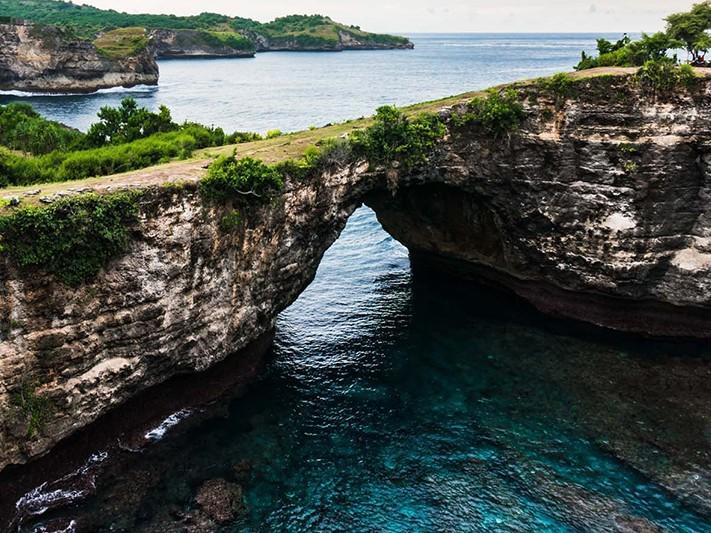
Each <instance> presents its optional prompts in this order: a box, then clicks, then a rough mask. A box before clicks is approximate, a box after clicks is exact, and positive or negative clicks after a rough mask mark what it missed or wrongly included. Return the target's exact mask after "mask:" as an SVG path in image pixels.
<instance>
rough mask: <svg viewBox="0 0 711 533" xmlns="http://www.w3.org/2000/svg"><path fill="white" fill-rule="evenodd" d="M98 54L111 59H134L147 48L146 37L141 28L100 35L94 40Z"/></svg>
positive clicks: (124, 29)
mask: <svg viewBox="0 0 711 533" xmlns="http://www.w3.org/2000/svg"><path fill="white" fill-rule="evenodd" d="M94 46H96V49H97V50H98V51H99V53H100V54H103V55H105V56H106V57H110V58H112V59H123V58H126V57H134V56H137V55H139V54H140V53H141V52H143V51H144V50H145V49H146V47H147V46H148V36H147V35H146V30H145V29H143V28H119V29H117V30H112V31H108V32H106V33H103V34H101V35H100V36H99V37H98V38H97V39H96V40H94Z"/></svg>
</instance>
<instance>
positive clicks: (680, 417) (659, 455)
mask: <svg viewBox="0 0 711 533" xmlns="http://www.w3.org/2000/svg"><path fill="white" fill-rule="evenodd" d="M592 42H593V41H592V38H591V36H427V37H420V38H416V44H417V49H416V50H415V51H414V52H412V53H410V52H393V53H389V52H388V53H383V54H380V53H378V54H375V53H369V52H362V53H352V54H333V55H328V54H296V55H293V54H292V55H288V54H265V55H261V56H259V57H258V58H257V59H256V60H254V61H247V62H241V61H232V62H224V61H206V62H205V61H204V62H184V61H171V62H163V63H162V64H161V67H162V69H163V80H164V82H163V83H164V84H165V85H161V87H160V88H159V89H158V90H151V91H148V92H145V93H144V92H134V93H132V94H135V95H139V96H140V97H141V98H142V99H143V100H144V103H146V104H148V105H157V104H158V103H168V104H169V105H171V107H172V108H173V109H174V110H175V112H176V115H177V116H179V117H180V118H188V119H191V120H200V121H202V122H211V121H214V122H215V123H218V124H221V125H224V126H226V127H229V128H230V129H237V128H239V129H255V130H260V131H263V130H266V129H271V128H273V127H281V128H282V129H284V130H287V129H299V128H302V127H306V126H308V125H309V124H311V123H316V124H319V123H323V122H325V121H328V120H337V119H340V118H349V117H353V116H359V115H360V114H365V113H367V112H369V111H370V110H372V109H373V108H374V107H375V106H376V105H378V104H379V103H384V102H393V101H394V102H398V103H403V104H404V103H410V102H413V101H417V100H423V99H428V98H434V97H440V96H445V95H447V94H452V93H457V92H462V91H464V90H471V89H476V88H481V87H485V86H488V85H492V84H495V83H498V82H503V81H508V80H512V79H516V78H520V77H530V76H536V75H541V74H544V73H547V72H552V71H556V70H560V69H563V68H566V67H567V66H569V65H571V64H572V63H574V62H575V60H576V59H577V57H578V54H579V51H580V49H581V47H582V46H587V47H590V46H592ZM243 71H246V72H247V73H248V74H244V73H243ZM238 72H239V73H242V74H241V75H238V74H237V73H238ZM351 73H352V74H351ZM208 74H209V75H210V76H211V77H208ZM181 78H182V81H181V82H180V83H179V80H180V79H181ZM282 78H283V79H282ZM184 80H191V82H190V83H185V81H184ZM240 87H243V89H240ZM119 97H120V96H119V95H117V94H115V93H109V94H100V95H96V96H92V97H88V98H76V97H59V98H57V97H53V98H44V97H33V98H29V99H28V100H29V101H30V102H32V103H33V104H35V105H37V107H38V108H40V109H41V110H42V111H43V112H46V113H48V114H50V115H51V116H53V117H54V118H58V119H62V120H65V121H67V122H71V123H72V124H74V125H76V126H82V125H84V124H85V123H86V121H87V120H88V117H90V115H91V114H92V113H93V111H94V110H95V109H96V107H97V106H99V105H103V104H105V103H107V102H110V101H112V99H114V100H115V99H117V98H119ZM708 351H709V350H708V347H707V346H705V345H703V344H689V343H684V344H681V343H677V344H672V343H659V342H651V341H643V340H641V339H636V338H630V337H619V336H611V335H607V334H604V333H602V332H601V331H598V330H594V329H588V328H584V327H579V326H576V325H574V324H570V323H562V322H557V321H554V320H549V319H547V318H545V317H542V316H540V315H538V314H537V313H535V312H533V311H532V310H530V309H529V308H528V307H527V306H526V305H525V304H524V303H522V302H520V301H518V300H516V299H512V298H509V297H506V296H505V295H502V294H499V293H496V292H492V291H491V290H489V289H485V288H482V287H479V286H476V285H467V284H463V283H460V282H457V281H456V280H442V279H437V278H436V277H433V276H432V274H431V273H428V272H425V271H422V270H419V269H414V270H413V268H412V266H411V264H410V260H409V258H408V254H407V251H406V250H405V249H404V248H403V247H402V246H400V245H399V244H398V243H396V242H395V241H394V240H393V239H392V238H390V237H389V236H388V235H387V234H386V233H385V232H384V231H383V230H382V228H381V227H380V225H379V224H378V222H377V220H376V219H375V216H374V214H373V213H372V212H371V211H370V210H369V209H367V208H362V209H360V210H358V211H357V212H356V214H355V215H354V216H353V217H352V218H351V220H350V222H349V224H348V227H347V229H346V230H345V232H344V233H343V235H342V236H341V238H340V239H339V240H338V242H337V243H336V244H335V245H334V246H333V247H332V248H331V250H329V252H328V253H327V255H326V257H325V258H324V261H323V263H322V265H321V268H320V269H319V273H318V275H317V278H316V280H315V281H314V283H313V284H312V285H311V286H310V287H309V289H308V290H307V291H306V292H305V293H304V294H303V295H302V296H301V297H300V298H299V300H298V301H297V302H296V303H295V304H294V305H293V306H292V307H291V308H289V309H288V310H287V311H285V312H284V313H283V314H282V315H281V317H280V319H279V322H278V326H277V331H276V338H275V342H274V347H273V349H272V353H271V354H270V356H269V363H268V364H267V367H266V368H265V370H264V371H263V372H262V374H261V377H260V379H259V381H258V382H257V383H255V384H254V385H253V386H251V387H250V388H249V390H248V392H247V393H246V394H245V395H236V396H234V397H230V395H228V397H227V399H224V400H222V401H221V402H219V403H217V404H215V405H211V406H206V407H204V408H202V410H201V411H199V412H197V411H194V413H193V415H194V416H192V417H191V416H185V417H183V415H181V416H179V417H177V418H179V419H183V418H184V420H182V421H181V422H180V423H177V424H176V425H170V424H169V425H167V426H165V427H166V428H168V429H167V431H166V432H165V434H164V435H163V436H162V438H160V439H156V442H155V443H154V444H152V445H150V446H148V447H147V448H146V449H144V450H143V451H142V452H141V453H137V454H131V453H128V452H126V451H125V450H124V451H122V452H117V451H116V450H112V451H110V452H109V453H108V455H109V459H111V456H114V459H115V460H116V461H117V465H118V466H113V467H112V466H111V465H110V464H109V463H110V461H109V460H108V459H105V457H106V455H105V454H102V452H104V450H102V449H97V450H95V453H96V455H95V459H94V460H93V461H94V462H93V463H92V465H94V464H96V465H98V466H96V467H94V466H92V467H91V468H92V469H94V468H96V469H97V470H98V469H100V468H104V470H103V471H102V472H103V473H102V474H101V475H97V476H96V478H95V479H94V478H92V480H93V481H92V482H91V483H89V485H91V486H92V488H91V490H87V494H88V496H86V497H83V498H78V499H76V500H75V501H74V502H73V503H71V504H70V505H68V506H66V507H63V508H59V509H57V510H54V511H50V512H47V513H43V514H40V515H38V516H37V517H36V518H34V519H32V520H29V521H27V522H25V525H26V529H25V530H27V531H47V530H48V529H49V530H52V527H49V526H48V524H54V525H55V529H54V530H59V529H62V528H65V527H66V526H67V525H68V524H73V526H72V527H73V528H75V529H76V530H78V531H131V532H133V531H162V532H164V531H181V530H182V529H181V527H183V526H184V525H185V520H186V516H188V517H189V516H190V515H191V513H194V512H195V510H196V506H195V504H194V498H195V494H196V492H197V490H198V488H199V487H200V486H201V485H202V484H203V483H204V482H205V481H206V480H210V479H214V478H223V479H227V480H229V481H234V482H239V483H240V484H241V485H242V486H243V487H244V490H245V492H244V498H245V503H246V506H247V510H248V511H247V514H246V516H245V517H244V518H242V519H241V520H240V521H238V522H235V523H232V524H227V525H225V526H224V527H222V529H221V530H224V531H294V532H297V531H298V532H300V531H326V532H331V531H354V532H369V531H386V532H405V531H407V532H431V531H473V532H492V531H495V532H499V531H504V532H528V531H550V532H571V531H657V529H654V528H655V527H659V528H663V529H664V530H667V531H674V532H676V531H680V532H706V531H710V530H711V505H710V504H709V499H708V498H709V495H711V476H710V475H709V472H711V423H710V422H709V420H711V382H710V380H709V377H711V364H710V359H709V355H708ZM176 420H177V419H176ZM161 435H162V433H161ZM105 460H106V464H104V463H102V461H105ZM239 464H246V465H249V474H248V475H243V474H237V473H235V469H234V467H235V465H239ZM242 470H244V469H242ZM92 472H93V470H92ZM92 475H93V474H92ZM48 481H49V480H48ZM85 485H87V484H86V483H85V484H84V485H82V486H85ZM94 485H95V487H94ZM57 524H60V525H57ZM176 524H181V525H180V526H178V525H176ZM35 526H36V527H35ZM43 527H45V528H46V529H41V528H43ZM33 528H34V529H33ZM47 528H48V529H47ZM625 528H627V529H625ZM70 530H71V529H70Z"/></svg>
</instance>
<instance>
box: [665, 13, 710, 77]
mask: <svg viewBox="0 0 711 533" xmlns="http://www.w3.org/2000/svg"><path fill="white" fill-rule="evenodd" d="M709 30H711V4H709V2H701V3H699V4H694V6H693V7H692V8H691V10H690V11H688V12H685V13H675V14H673V15H669V16H668V17H667V34H668V35H669V37H670V38H671V39H676V40H677V41H679V42H680V43H682V44H681V46H683V47H684V48H686V50H687V51H688V52H689V53H690V54H691V56H692V58H693V63H695V64H702V63H704V59H705V58H704V56H705V54H706V52H708V51H709V50H710V49H711V36H709V34H708V31H709Z"/></svg>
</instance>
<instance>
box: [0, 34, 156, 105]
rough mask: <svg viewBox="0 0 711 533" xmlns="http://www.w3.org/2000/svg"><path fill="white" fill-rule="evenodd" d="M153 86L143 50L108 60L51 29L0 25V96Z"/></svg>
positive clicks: (151, 65)
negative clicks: (6, 92)
mask: <svg viewBox="0 0 711 533" xmlns="http://www.w3.org/2000/svg"><path fill="white" fill-rule="evenodd" d="M157 83H158V65H157V63H156V62H155V58H154V52H153V51H152V50H151V49H149V48H147V49H145V50H143V51H142V52H140V53H139V54H138V55H135V56H131V57H126V58H120V59H113V58H110V57H108V56H106V55H103V54H101V53H100V52H99V51H98V50H97V49H96V47H95V46H94V45H92V44H91V43H88V42H85V41H81V40H77V39H73V38H72V37H71V36H68V35H67V34H66V33H65V32H64V31H62V30H61V29H58V28H55V27H52V26H43V25H34V24H29V23H18V24H0V90H19V91H29V92H51V93H65V92H71V93H90V92H95V91H97V90H99V89H106V88H110V87H133V86H135V85H156V84H157Z"/></svg>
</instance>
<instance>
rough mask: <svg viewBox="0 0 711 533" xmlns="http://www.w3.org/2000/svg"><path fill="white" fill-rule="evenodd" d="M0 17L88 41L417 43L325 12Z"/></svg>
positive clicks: (0, 12)
mask: <svg viewBox="0 0 711 533" xmlns="http://www.w3.org/2000/svg"><path fill="white" fill-rule="evenodd" d="M0 18H18V19H25V20H29V21H32V22H37V23H43V24H51V25H56V26H62V27H64V28H67V29H71V30H72V31H73V32H74V33H75V34H76V35H77V36H78V37H81V38H84V39H87V40H93V39H94V38H95V37H96V35H97V34H98V33H100V32H103V31H106V30H111V29H115V28H127V27H143V28H147V29H157V28H161V29H171V30H207V31H211V32H226V33H230V32H234V33H240V34H243V35H245V36H246V37H248V38H249V39H250V40H252V41H253V43H254V45H255V48H256V49H257V50H270V49H334V50H339V49H348V48H410V47H412V45H411V43H410V41H409V40H408V39H406V38H404V37H397V36H393V35H383V34H374V33H368V32H365V31H362V30H361V29H360V28H359V27H357V26H349V25H345V24H341V23H338V22H335V21H333V20H331V19H330V18H329V17H325V16H322V15H291V16H287V17H282V18H278V19H276V20H274V21H272V22H269V23H261V22H258V21H255V20H251V19H246V18H241V17H229V16H227V15H220V14H217V13H201V14H200V15H194V16H184V17H183V16H176V15H152V14H129V13H121V12H118V11H114V10H104V9H98V8H96V7H92V6H86V5H77V4H73V3H71V2H62V1H56V0H0Z"/></svg>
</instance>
